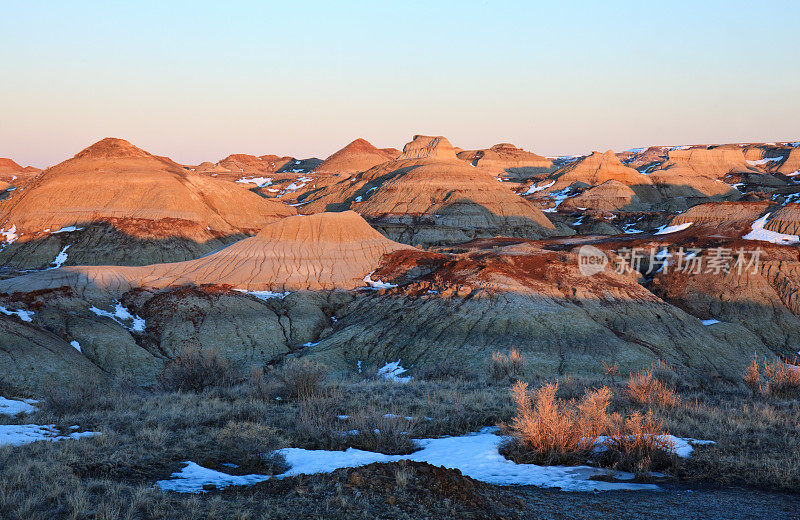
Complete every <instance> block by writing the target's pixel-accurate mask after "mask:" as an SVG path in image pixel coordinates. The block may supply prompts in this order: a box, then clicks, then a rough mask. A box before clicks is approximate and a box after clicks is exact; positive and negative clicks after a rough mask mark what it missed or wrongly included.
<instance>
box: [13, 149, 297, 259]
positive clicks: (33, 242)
mask: <svg viewBox="0 0 800 520" xmlns="http://www.w3.org/2000/svg"><path fill="white" fill-rule="evenodd" d="M293 214H296V211H295V210H294V208H291V207H289V206H287V205H285V204H282V203H280V202H275V201H270V200H265V199H264V198H262V197H259V196H258V195H256V194H254V193H251V192H249V191H248V190H247V189H246V188H245V187H243V186H241V185H238V184H234V183H230V182H225V181H221V180H217V179H213V178H209V177H206V176H202V175H199V174H197V173H194V172H192V171H189V170H187V169H185V168H184V167H182V166H181V165H179V164H177V163H175V162H173V161H172V160H170V159H168V158H164V157H158V156H155V155H152V154H150V153H148V152H145V151H144V150H141V149H139V148H137V147H135V146H133V145H132V144H130V143H129V142H127V141H124V140H122V139H113V138H107V139H103V140H102V141H99V142H97V143H95V144H93V145H92V146H90V147H89V148H86V149H85V150H83V151H81V152H80V153H78V154H77V155H75V157H73V158H72V159H69V160H67V161H64V162H62V163H60V164H58V165H56V166H53V167H51V168H48V169H47V170H45V171H44V172H42V173H41V174H40V175H39V177H37V178H36V180H35V181H34V182H32V183H31V184H30V185H29V186H28V187H27V188H26V189H25V190H24V191H23V192H22V193H20V194H19V195H15V196H14V197H12V198H11V199H10V200H9V201H8V202H7V203H4V204H3V205H2V207H0V227H2V228H3V229H4V230H6V231H8V230H9V229H14V240H15V241H14V242H13V243H12V244H10V245H9V246H8V247H6V248H5V249H4V250H3V251H2V253H0V257H2V262H3V263H4V264H5V265H6V266H15V267H22V268H32V267H43V266H44V267H46V266H48V265H49V264H51V263H52V262H53V259H54V258H55V257H56V256H57V255H58V254H59V251H60V250H61V249H63V247H64V246H65V245H69V246H70V248H69V251H68V253H67V254H68V263H69V264H86V263H98V262H100V263H129V264H134V265H135V264H144V263H150V262H152V261H153V260H180V259H184V258H192V257H194V256H199V255H200V254H204V253H207V252H209V251H211V250H213V249H216V248H218V247H220V246H221V245H224V244H225V243H229V242H230V241H232V240H235V239H238V238H242V237H244V236H245V235H247V234H253V233H256V232H258V231H259V230H260V229H261V228H263V227H264V226H265V225H267V224H269V223H271V222H273V221H275V220H276V219H279V218H282V217H286V216H290V215H293ZM67 234H69V235H70V241H69V242H66V241H65V235H67Z"/></svg>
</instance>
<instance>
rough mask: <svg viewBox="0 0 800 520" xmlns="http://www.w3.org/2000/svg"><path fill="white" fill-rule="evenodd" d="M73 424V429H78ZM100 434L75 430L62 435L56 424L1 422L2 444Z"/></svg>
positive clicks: (0, 440) (0, 439)
mask: <svg viewBox="0 0 800 520" xmlns="http://www.w3.org/2000/svg"><path fill="white" fill-rule="evenodd" d="M77 428H78V427H77V426H73V429H77ZM94 435H100V434H99V432H73V433H69V434H67V435H61V434H60V433H59V431H58V429H57V428H56V426H55V425H54V424H47V425H44V426H42V425H39V424H0V446H22V445H23V444H30V443H31V442H36V441H50V442H54V441H62V440H65V439H80V438H82V437H92V436H94Z"/></svg>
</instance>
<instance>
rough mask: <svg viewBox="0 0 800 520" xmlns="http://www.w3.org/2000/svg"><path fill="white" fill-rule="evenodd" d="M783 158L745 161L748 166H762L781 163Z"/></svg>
mask: <svg viewBox="0 0 800 520" xmlns="http://www.w3.org/2000/svg"><path fill="white" fill-rule="evenodd" d="M782 160H783V157H767V158H766V159H759V160H758V161H747V164H749V165H750V166H763V165H765V164H769V163H771V162H775V161H782Z"/></svg>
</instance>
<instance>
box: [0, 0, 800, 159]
mask: <svg viewBox="0 0 800 520" xmlns="http://www.w3.org/2000/svg"><path fill="white" fill-rule="evenodd" d="M798 19H800V2H797V1H796V0H792V1H781V0H776V1H773V2H770V3H769V8H766V7H763V6H762V5H760V4H758V3H756V2H751V1H747V2H743V1H736V0H729V1H725V2H722V1H715V0H710V1H704V2H702V3H700V2H694V1H681V0H673V1H671V2H642V1H641V0H638V1H635V2H633V1H630V2H629V1H613V0H609V1H604V2H600V1H596V2H591V1H573V2H570V1H559V2H555V1H553V2H530V1H529V2H516V1H505V2H502V3H498V2H483V1H466V0H462V1H458V2H447V1H439V2H431V1H427V2H417V1H404V2H391V3H389V2H348V1H344V0H343V1H338V2H329V1H326V2H315V1H294V2H275V3H273V2H237V1H227V2H219V1H213V2H212V1H202V0H194V1H192V2H183V1H163V0H162V1H145V0H139V1H136V2H133V1H129V2H108V1H103V2H81V1H73V2H61V1H56V0H53V1H49V2H46V1H36V0H27V1H21V0H2V16H0V70H2V71H3V72H2V76H0V157H10V158H12V159H14V160H16V161H17V162H18V163H20V164H23V165H29V164H30V165H34V166H38V167H44V166H49V165H52V164H55V163H57V162H60V161H62V160H64V159H67V158H69V157H71V156H73V155H74V154H75V153H77V152H78V151H80V150H81V149H83V148H85V147H86V146H88V145H90V144H91V143H93V142H95V141H97V140H99V139H102V138H103V137H109V136H110V137H120V138H123V139H127V140H129V141H131V142H132V143H133V144H135V145H137V146H139V147H140V148H143V149H145V150H147V151H149V152H151V153H154V154H157V155H167V156H170V157H172V158H173V159H175V160H176V161H179V162H182V163H185V164H196V163H199V162H202V161H217V160H219V159H221V158H223V157H226V156H227V155H229V154H231V153H249V154H255V155H263V154H278V155H291V156H295V157H311V156H316V157H320V158H324V157H326V156H328V155H330V154H331V153H333V152H335V151H336V150H337V149H339V148H341V147H342V146H344V145H345V144H347V143H348V142H350V141H351V140H353V139H355V138H358V137H363V138H365V139H367V140H369V141H370V142H372V143H373V144H374V145H376V146H378V147H389V146H392V147H397V148H402V146H403V144H404V143H406V142H407V141H409V140H410V139H411V137H412V135H414V134H418V133H421V134H433V135H444V136H446V137H447V138H448V139H450V141H451V142H452V143H453V144H454V145H455V146H459V147H462V148H464V149H475V148H485V147H488V146H491V145H492V144H495V143H499V142H511V143H514V144H516V145H517V146H520V147H522V148H525V149H528V150H532V151H534V152H537V153H539V154H542V155H565V154H577V153H586V152H589V151H592V150H606V149H614V150H625V149H628V148H632V147H638V146H645V145H676V144H687V143H723V142H744V141H767V142H769V141H783V140H791V141H794V140H799V139H800V31H798V30H797V20H798Z"/></svg>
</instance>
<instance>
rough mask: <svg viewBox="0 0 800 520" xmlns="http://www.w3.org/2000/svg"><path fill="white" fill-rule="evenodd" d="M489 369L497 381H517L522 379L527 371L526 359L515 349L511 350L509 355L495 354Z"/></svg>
mask: <svg viewBox="0 0 800 520" xmlns="http://www.w3.org/2000/svg"><path fill="white" fill-rule="evenodd" d="M489 369H490V372H491V377H492V379H493V380H495V381H503V380H507V379H517V378H520V377H522V375H523V373H524V371H525V358H524V357H522V354H521V353H520V351H519V350H517V349H515V348H512V349H511V350H509V351H508V354H503V353H502V352H493V353H492V360H491V362H490V365H489Z"/></svg>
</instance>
